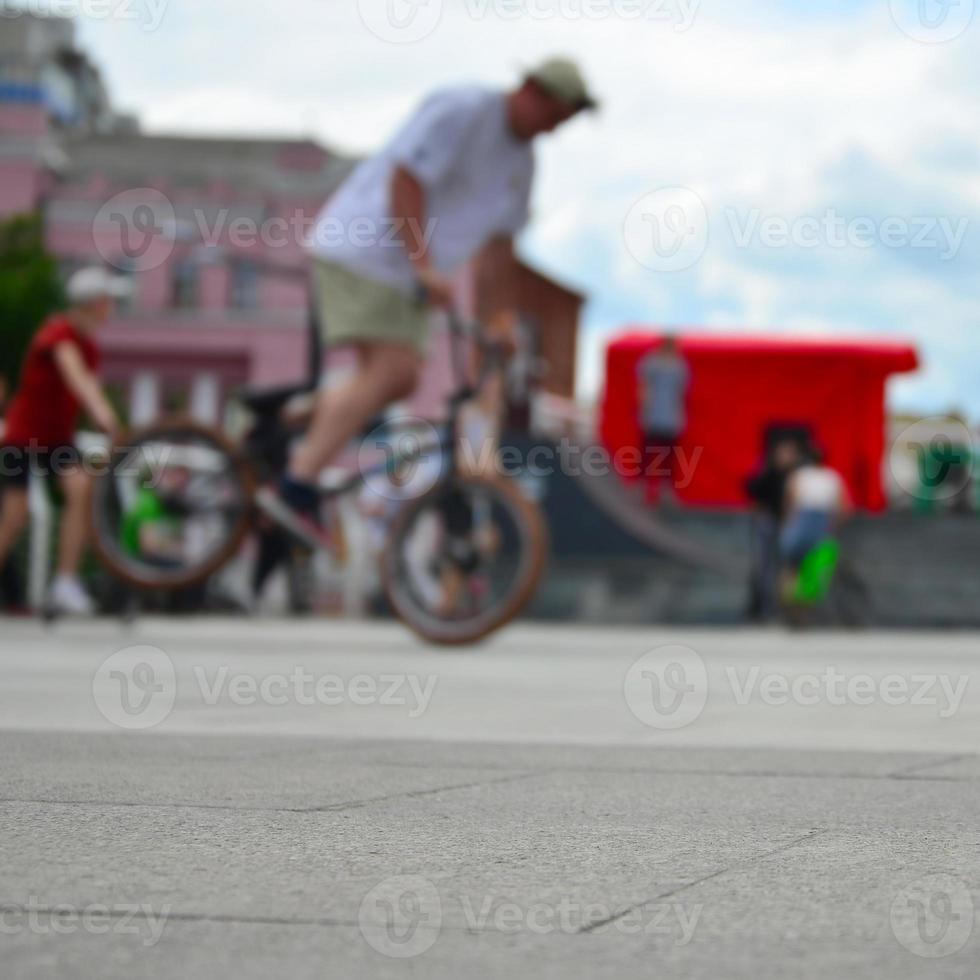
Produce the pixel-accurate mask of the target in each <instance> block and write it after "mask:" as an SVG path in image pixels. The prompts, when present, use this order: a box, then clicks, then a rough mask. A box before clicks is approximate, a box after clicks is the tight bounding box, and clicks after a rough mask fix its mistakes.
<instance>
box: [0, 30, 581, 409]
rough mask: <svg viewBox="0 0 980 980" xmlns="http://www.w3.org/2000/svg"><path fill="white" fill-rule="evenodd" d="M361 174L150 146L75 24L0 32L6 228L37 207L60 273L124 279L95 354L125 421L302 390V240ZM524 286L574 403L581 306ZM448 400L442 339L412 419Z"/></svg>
mask: <svg viewBox="0 0 980 980" xmlns="http://www.w3.org/2000/svg"><path fill="white" fill-rule="evenodd" d="M354 162H355V161H353V160H351V159H348V158H344V157H342V156H339V155H337V154H335V153H332V152H330V151H329V150H327V149H325V148H323V147H321V146H319V145H317V144H316V143H314V142H312V141H309V140H281V139H249V138H243V139H225V138H221V139H218V138H215V139H208V138H199V137H182V136H149V135H144V134H142V133H140V132H139V130H138V127H137V125H136V124H135V122H134V121H133V120H132V119H129V118H126V117H121V116H119V115H117V114H115V113H114V112H113V111H112V108H111V105H110V102H109V99H108V97H107V95H106V92H105V88H104V86H103V85H102V82H101V80H100V78H99V73H98V70H97V69H96V68H95V67H94V66H93V65H91V63H90V62H89V61H88V59H87V58H86V56H85V55H84V53H82V52H80V51H78V50H77V48H76V47H75V43H74V31H73V25H72V24H71V22H70V21H65V20H59V19H53V18H39V17H34V16H29V15H23V16H20V17H16V18H11V19H2V20H0V215H8V214H11V213H16V212H23V211H30V210H34V209H38V208H39V209H41V210H42V212H43V214H44V218H45V228H46V234H47V240H48V244H49V247H50V249H51V251H52V252H53V253H54V254H55V255H57V256H58V257H59V259H60V260H61V263H62V265H63V268H64V271H65V273H66V274H68V273H70V272H71V271H72V270H73V269H75V268H77V267H79V266H82V265H87V264H91V263H93V262H102V263H107V264H110V265H112V266H114V267H116V268H117V269H119V270H121V271H123V272H125V273H127V274H129V275H132V277H133V280H134V298H133V300H132V301H131V302H129V303H127V305H126V308H124V309H121V310H120V311H119V313H118V316H117V319H116V321H115V322H114V323H112V324H111V325H110V326H109V327H108V328H107V329H106V331H105V332H104V334H103V335H102V344H103V348H104V352H105V372H104V373H105V376H106V380H107V382H108V383H109V385H110V386H111V387H112V388H114V389H115V393H116V397H117V400H118V401H119V403H120V404H121V405H126V406H128V408H129V414H130V420H131V421H132V422H134V423H138V422H142V421H147V420H149V419H151V418H153V417H155V416H156V415H157V414H158V413H160V412H161V411H168V410H189V411H192V412H193V413H194V414H195V415H197V416H198V417H200V418H202V419H206V420H208V421H220V420H222V418H223V413H224V411H225V408H226V406H227V405H228V399H229V394H230V393H231V391H232V390H233V389H235V388H237V387H240V386H241V385H243V384H255V385H264V384H274V383H279V382H287V381H294V380H297V379H299V378H301V377H303V376H304V374H305V372H306V371H307V348H308V332H307V330H306V323H307V279H306V271H307V258H306V254H305V251H304V248H303V241H304V237H305V232H306V230H307V229H308V227H309V225H310V222H311V221H312V219H313V217H314V216H315V214H316V213H317V212H318V211H319V209H320V208H321V206H322V204H323V202H324V201H325V200H326V199H327V198H328V197H329V195H330V194H331V193H332V192H333V190H334V189H335V188H336V187H337V186H338V185H339V183H340V182H341V181H342V180H343V179H344V178H345V176H346V175H347V174H348V173H349V171H350V170H351V168H352V167H353V165H354ZM477 265H478V264H477ZM477 272H478V270H477V268H476V266H474V268H473V269H471V270H468V272H467V273H466V274H464V275H463V276H462V277H461V292H462V294H463V297H464V300H465V301H466V302H467V305H469V306H470V308H471V309H475V308H477V307H485V306H486V304H485V303H481V302H479V298H478V296H477V295H476V293H477V286H476V283H478V281H479V278H480V277H479V275H478V274H477ZM521 281H522V292H523V293H524V294H525V298H526V303H525V306H526V308H527V310H528V312H530V313H532V314H536V315H537V319H538V321H539V324H540V327H541V336H542V342H541V347H542V353H543V355H544V357H545V358H546V359H547V358H548V356H549V352H550V351H553V352H554V355H555V365H554V366H555V372H554V373H553V376H552V377H551V378H550V379H549V381H548V382H547V385H548V387H550V388H551V389H552V390H553V391H555V392H556V393H559V394H571V393H572V391H573V388H574V351H575V336H576V332H577V320H578V312H579V308H580V305H581V302H582V297H580V296H578V295H577V294H575V293H572V292H570V291H568V290H565V289H563V288H562V287H559V286H557V285H556V284H553V283H550V282H549V281H548V280H546V279H544V278H543V277H541V276H540V275H538V274H537V273H535V272H533V270H530V269H526V268H524V269H523V270H522V280H521ZM447 385H448V367H447V352H446V350H445V338H444V337H439V336H438V335H437V336H436V337H435V338H434V343H433V354H432V357H431V361H430V365H429V369H428V375H427V377H426V379H425V383H424V384H423V386H422V389H421V392H420V396H419V403H418V404H417V405H416V406H414V407H415V408H416V410H418V411H419V412H420V413H425V414H429V413H432V412H433V411H437V410H438V407H439V405H440V402H441V396H442V394H443V392H444V391H445V390H446V387H447Z"/></svg>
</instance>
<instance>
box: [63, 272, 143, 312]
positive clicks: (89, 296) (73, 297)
mask: <svg viewBox="0 0 980 980" xmlns="http://www.w3.org/2000/svg"><path fill="white" fill-rule="evenodd" d="M65 292H66V293H67V294H68V302H69V303H91V302H92V300H96V299H102V298H103V297H105V296H108V297H111V298H112V299H123V298H125V297H126V296H129V295H130V293H131V292H132V286H131V285H130V282H129V280H128V279H126V278H125V277H123V276H114V275H112V273H111V272H109V271H107V270H106V269H103V268H102V267H101V266H91V267H90V268H88V269H79V270H78V272H76V273H75V274H74V275H73V276H72V277H71V278H70V279H69V280H68V285H67V287H66V289H65Z"/></svg>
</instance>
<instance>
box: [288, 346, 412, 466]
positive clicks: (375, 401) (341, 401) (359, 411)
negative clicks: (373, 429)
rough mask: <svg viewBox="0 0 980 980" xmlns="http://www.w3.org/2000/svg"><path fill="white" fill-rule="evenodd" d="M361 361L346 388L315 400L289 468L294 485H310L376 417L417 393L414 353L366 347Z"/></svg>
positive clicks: (397, 348)
mask: <svg viewBox="0 0 980 980" xmlns="http://www.w3.org/2000/svg"><path fill="white" fill-rule="evenodd" d="M360 355H361V358H360V366H359V368H358V370H357V372H356V373H355V375H354V376H353V377H352V378H351V379H350V380H349V381H348V382H347V383H346V384H344V385H342V386H341V387H338V388H334V389H330V390H328V391H324V392H321V393H320V394H319V395H318V396H317V401H316V406H315V407H314V410H313V423H312V425H311V426H310V430H309V432H307V434H306V438H305V439H304V440H303V441H302V443H300V445H299V446H297V447H296V450H295V452H294V453H293V458H292V463H291V464H290V475H291V476H293V477H294V478H295V479H297V480H302V481H304V482H307V483H312V482H313V481H314V480H316V478H317V476H319V474H320V471H321V470H322V469H323V468H324V466H326V465H327V464H328V463H329V462H330V461H331V459H333V458H334V457H335V456H336V455H337V454H338V453H339V452H340V451H341V450H342V449H343V448H344V446H346V445H347V443H348V442H350V440H351V439H353V438H354V437H355V436H356V435H357V434H358V433H359V432H360V431H361V430H362V429H363V428H364V426H365V425H366V424H367V423H368V422H369V421H370V420H371V419H372V418H373V417H374V416H375V415H377V414H378V412H380V411H381V410H382V409H383V408H385V407H386V406H387V405H390V404H391V403H392V402H395V401H398V400H399V399H401V398H405V397H407V396H408V395H410V394H411V393H412V392H413V391H414V390H415V387H416V385H417V383H418V376H419V355H418V352H417V351H416V350H415V348H413V347H411V346H409V345H407V344H389V343H379V344H364V345H362V347H361V350H360Z"/></svg>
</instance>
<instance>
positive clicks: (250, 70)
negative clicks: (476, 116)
mask: <svg viewBox="0 0 980 980" xmlns="http://www.w3.org/2000/svg"><path fill="white" fill-rule="evenodd" d="M34 2H35V3H42V2H43V0H34ZM69 2H70V0H69ZM75 2H76V3H77V5H78V6H79V7H80V8H81V9H82V10H83V11H86V10H87V11H88V12H87V14H83V16H82V18H81V20H82V39H83V42H84V43H85V45H86V46H87V47H88V48H89V49H90V50H91V51H92V52H93V54H94V55H95V56H96V58H97V59H98V61H99V62H100V63H101V64H103V65H104V66H105V68H106V74H107V78H108V81H109V83H110V86H111V89H112V92H113V95H114V97H115V99H116V101H117V102H118V103H120V104H121V105H122V106H124V107H126V108H129V109H132V110H134V111H136V112H138V113H139V115H140V116H141V117H142V119H143V121H144V124H145V126H146V127H147V128H148V129H150V130H165V131H173V130H194V131H200V132H217V131H220V132H235V133H240V132H266V133H280V134H314V135H316V136H317V137H318V138H320V139H321V140H323V141H324V142H325V143H327V144H329V145H332V146H335V147H338V148H342V149H344V150H351V151H358V152H367V151H370V150H371V148H372V147H375V146H377V145H378V144H379V143H380V142H381V141H383V140H384V139H385V137H386V135H387V134H388V133H390V132H391V130H392V128H393V127H394V126H395V125H396V124H397V123H398V121H399V120H400V119H401V118H402V117H403V116H404V115H405V114H406V113H407V112H409V111H410V110H411V109H412V107H413V105H415V104H416V103H417V102H418V101H419V99H420V98H421V97H422V96H423V95H424V94H425V93H426V92H427V91H428V90H430V89H432V88H434V87H436V86H440V85H445V84H453V83H456V82H459V81H462V80H472V81H480V82H485V83H488V84H493V85H505V84H507V83H508V82H509V81H510V80H511V79H513V78H514V77H515V76H516V75H517V74H518V73H519V72H520V71H521V69H522V67H524V66H526V65H529V64H532V63H534V62H535V61H536V60H538V59H540V58H541V57H543V56H545V55H548V54H552V53H567V54H570V55H573V56H575V57H576V58H578V59H579V60H580V61H581V63H582V65H583V67H584V69H585V71H586V73H587V74H588V76H589V78H590V79H591V80H592V84H593V87H594V88H595V89H596V91H597V92H598V93H599V95H600V96H601V98H602V99H603V101H604V107H603V110H602V112H601V113H600V114H598V115H596V116H594V117H590V118H582V119H581V120H579V121H576V122H575V123H574V124H573V125H572V126H571V127H569V128H567V129H566V130H564V131H562V132H560V133H559V134H557V135H555V136H552V137H549V138H548V139H547V140H546V141H545V142H544V143H543V144H542V145H541V147H540V152H539V163H540V172H539V180H538V186H537V189H536V193H535V201H534V211H535V218H534V222H533V226H532V227H531V228H530V229H529V230H528V232H527V234H526V235H525V236H524V239H523V241H522V243H521V248H522V251H523V252H524V254H525V255H526V256H527V257H528V258H530V259H532V260H534V261H535V262H537V263H538V264H540V265H541V266H543V267H544V268H545V269H546V270H547V271H548V272H550V273H552V274H554V275H555V276H557V277H558V278H560V279H561V280H563V281H566V282H568V283H570V284H572V285H574V286H576V287H579V288H581V289H583V290H584V291H586V292H587V293H588V294H589V296H590V303H589V306H588V309H587V312H586V343H585V345H584V350H583V358H582V360H583V364H582V367H583V378H584V382H583V384H584V388H585V390H586V391H594V390H595V388H596V387H597V386H598V384H599V375H600V372H601V356H600V349H601V345H602V343H603V342H604V340H605V339H606V338H608V337H609V336H610V335H612V334H614V333H616V332H617V331H619V330H621V329H622V328H623V326H624V325H627V324H631V323H634V324H635V323H653V324H671V325H675V326H678V327H680V328H686V327H694V326H696V327H699V328H703V329H708V330H712V331H751V332H771V333H779V334H794V335H796V334H809V335H813V334H830V335H859V336H863V335H864V336H866V335H879V336H884V337H892V338H910V339H912V340H914V341H915V342H916V343H917V344H918V346H919V348H920V350H921V352H922V354H923V358H924V362H925V365H926V367H925V369H924V370H923V371H922V372H920V373H919V374H918V375H916V376H915V377H910V378H908V379H902V380H900V381H897V382H896V383H894V385H893V389H892V391H891V398H892V402H893V405H894V406H895V407H896V408H898V409H907V410H912V411H921V412H933V411H942V410H946V409H950V408H959V409H961V410H965V411H967V412H969V414H970V415H971V416H972V417H973V418H974V419H977V418H980V384H978V383H977V381H978V378H977V376H978V373H980V274H978V270H980V126H978V119H980V59H978V58H977V53H978V51H980V16H977V17H974V16H973V15H974V10H973V7H974V2H975V0H959V2H958V3H956V2H955V0H922V2H921V3H920V2H919V0H819V2H816V0H810V2H805V0H781V2H776V0H745V2H744V3H732V2H731V0H281V2H279V3H269V2H262V3H259V2H256V0H207V2H206V3H201V2H199V0H169V2H168V0H75ZM106 8H111V9H113V12H114V14H115V16H114V17H111V18H107V17H105V16H103V15H102V12H103V11H104V10H105V9H106Z"/></svg>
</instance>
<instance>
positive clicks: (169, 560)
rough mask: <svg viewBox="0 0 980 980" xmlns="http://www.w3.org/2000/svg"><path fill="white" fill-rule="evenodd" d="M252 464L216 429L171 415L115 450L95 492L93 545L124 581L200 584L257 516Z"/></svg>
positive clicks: (148, 586) (144, 585)
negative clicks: (254, 513)
mask: <svg viewBox="0 0 980 980" xmlns="http://www.w3.org/2000/svg"><path fill="white" fill-rule="evenodd" d="M254 490H255V487H254V481H253V479H252V474H251V469H250V467H249V466H248V465H247V464H246V463H245V461H244V460H243V459H242V458H241V457H240V455H239V453H238V452H237V450H236V449H235V447H234V445H233V444H232V443H230V442H229V441H228V440H227V439H226V438H225V436H224V435H222V433H220V432H218V431H217V430H215V429H210V428H208V427H206V426H202V425H199V424H198V423H196V422H193V421H190V420H183V419H173V420H166V421H162V422H159V423H156V424H154V425H151V426H149V427H147V428H145V429H142V430H140V431H138V432H135V433H132V434H130V435H128V436H126V437H125V439H124V441H123V444H120V445H117V446H115V447H114V448H113V450H112V455H111V458H110V460H109V463H108V466H107V468H106V470H105V472H104V473H103V474H102V475H101V476H100V477H99V479H98V480H96V483H95V491H94V494H93V500H92V504H93V510H92V518H93V520H92V524H93V543H94V546H95V550H96V553H97V554H98V556H99V558H100V560H101V561H102V563H103V564H104V565H105V566H106V567H107V568H108V569H109V571H110V572H112V573H113V575H115V576H116V577H117V578H118V579H119V580H120V581H122V582H123V583H124V584H126V585H129V586H131V587H132V588H136V589H143V590H156V589H159V590H164V591H170V590H177V589H185V588H189V587H191V586H194V585H198V584H200V583H201V582H203V581H204V580H205V579H207V578H209V577H210V576H211V575H213V574H214V573H215V572H216V571H218V570H219V569H220V568H221V567H222V566H223V565H225V564H226V563H227V562H228V561H229V560H230V559H231V558H232V556H233V555H234V554H235V552H236V551H237V550H238V548H239V546H240V545H241V543H242V540H243V538H244V537H245V534H246V533H247V531H248V529H249V525H250V522H251V517H252V498H253V494H254Z"/></svg>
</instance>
